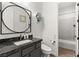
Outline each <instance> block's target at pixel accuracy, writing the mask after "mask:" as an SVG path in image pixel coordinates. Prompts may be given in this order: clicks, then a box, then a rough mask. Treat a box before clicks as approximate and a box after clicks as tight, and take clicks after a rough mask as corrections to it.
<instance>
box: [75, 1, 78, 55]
mask: <svg viewBox="0 0 79 59" xmlns="http://www.w3.org/2000/svg"><path fill="white" fill-rule="evenodd" d="M75 21H76V29H75V34H76V38H75V39H76V49H75V55H76V56H78V39H77V38H78V3H77V2H76V6H75Z"/></svg>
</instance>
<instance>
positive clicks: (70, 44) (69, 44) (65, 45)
mask: <svg viewBox="0 0 79 59" xmlns="http://www.w3.org/2000/svg"><path fill="white" fill-rule="evenodd" d="M75 45H76V42H75V41H70V40H64V39H59V47H62V48H67V49H71V50H75V48H76V46H75Z"/></svg>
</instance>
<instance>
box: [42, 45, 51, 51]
mask: <svg viewBox="0 0 79 59" xmlns="http://www.w3.org/2000/svg"><path fill="white" fill-rule="evenodd" d="M42 50H45V51H51V48H50V47H48V46H46V45H45V44H42Z"/></svg>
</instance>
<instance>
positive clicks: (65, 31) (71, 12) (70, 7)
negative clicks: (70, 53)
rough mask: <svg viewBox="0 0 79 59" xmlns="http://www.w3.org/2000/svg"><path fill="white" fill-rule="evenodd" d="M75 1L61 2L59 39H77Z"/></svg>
mask: <svg viewBox="0 0 79 59" xmlns="http://www.w3.org/2000/svg"><path fill="white" fill-rule="evenodd" d="M74 24H75V2H74V3H73V2H67V3H66V2H65V3H60V4H59V19H58V35H59V39H65V40H75V38H74V35H75V34H74V33H75V28H74V27H73V25H74Z"/></svg>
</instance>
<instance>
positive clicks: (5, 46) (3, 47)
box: [0, 38, 42, 54]
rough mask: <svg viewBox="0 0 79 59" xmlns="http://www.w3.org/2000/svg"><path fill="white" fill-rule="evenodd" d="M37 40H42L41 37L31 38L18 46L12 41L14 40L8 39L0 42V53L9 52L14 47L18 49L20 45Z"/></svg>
mask: <svg viewBox="0 0 79 59" xmlns="http://www.w3.org/2000/svg"><path fill="white" fill-rule="evenodd" d="M37 41H42V39H39V38H33V39H32V42H29V43H25V44H22V45H19V46H17V45H15V44H14V43H13V42H14V41H8V42H4V43H0V54H3V53H7V52H10V51H12V50H14V49H19V48H20V47H22V46H24V45H29V44H32V43H35V42H37Z"/></svg>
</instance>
